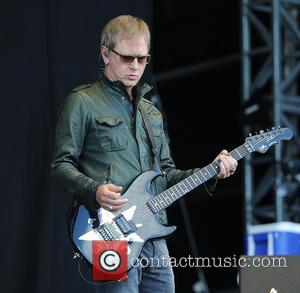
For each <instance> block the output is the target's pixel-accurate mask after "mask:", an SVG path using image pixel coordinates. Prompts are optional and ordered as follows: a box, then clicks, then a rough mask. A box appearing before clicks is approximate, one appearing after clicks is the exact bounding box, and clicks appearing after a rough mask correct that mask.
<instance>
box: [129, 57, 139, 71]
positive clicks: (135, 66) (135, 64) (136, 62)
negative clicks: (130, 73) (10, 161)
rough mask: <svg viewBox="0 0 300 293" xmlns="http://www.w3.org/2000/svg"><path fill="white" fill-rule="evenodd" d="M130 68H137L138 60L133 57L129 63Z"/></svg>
mask: <svg viewBox="0 0 300 293" xmlns="http://www.w3.org/2000/svg"><path fill="white" fill-rule="evenodd" d="M130 65H131V66H130V67H131V68H132V69H138V68H139V62H138V59H137V58H136V57H135V58H134V60H133V62H132V63H131V64H130Z"/></svg>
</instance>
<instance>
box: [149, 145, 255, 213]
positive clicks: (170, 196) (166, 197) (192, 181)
mask: <svg viewBox="0 0 300 293" xmlns="http://www.w3.org/2000/svg"><path fill="white" fill-rule="evenodd" d="M250 152H251V150H250V149H249V146H248V144H247V143H245V144H243V145H241V146H239V147H237V148H235V149H234V150H233V151H231V152H230V155H231V156H232V157H233V158H234V159H235V160H237V161H238V160H240V159H242V158H243V157H245V156H246V155H248V154H249V153H250ZM219 171H220V162H218V161H214V162H212V163H211V164H209V165H207V166H206V167H204V168H202V169H200V170H198V171H196V172H195V173H194V174H192V175H190V176H188V177H187V178H185V179H184V180H182V181H180V182H178V183H177V184H175V185H173V186H172V187H170V188H168V189H167V190H165V191H164V192H162V193H160V194H158V195H157V196H155V197H153V198H151V199H150V200H148V201H147V205H148V207H149V208H150V209H151V211H152V212H153V213H158V212H160V211H161V210H163V209H165V208H167V207H168V206H170V205H171V204H172V203H173V202H175V201H176V200H177V199H179V198H180V197H182V196H183V195H185V194H186V193H188V192H190V191H191V190H193V189H195V188H196V187H198V186H199V185H201V184H203V183H204V182H206V181H207V180H209V179H211V178H213V177H215V176H216V175H217V174H218V173H219Z"/></svg>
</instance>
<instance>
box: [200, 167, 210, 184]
mask: <svg viewBox="0 0 300 293" xmlns="http://www.w3.org/2000/svg"><path fill="white" fill-rule="evenodd" d="M203 169H205V168H203ZM203 169H202V170H203ZM200 172H201V175H202V176H203V178H204V181H203V182H205V181H207V180H208V179H209V177H208V178H206V176H207V172H206V171H204V172H203V171H201V170H200Z"/></svg>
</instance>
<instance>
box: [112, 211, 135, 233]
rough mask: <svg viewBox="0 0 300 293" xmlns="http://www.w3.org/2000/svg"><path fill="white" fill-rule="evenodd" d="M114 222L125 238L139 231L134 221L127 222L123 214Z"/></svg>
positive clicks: (115, 218)
mask: <svg viewBox="0 0 300 293" xmlns="http://www.w3.org/2000/svg"><path fill="white" fill-rule="evenodd" d="M113 221H114V222H115V223H116V225H117V226H118V228H119V229H120V230H121V232H122V233H123V235H124V236H127V235H128V234H131V233H133V232H135V231H136V230H137V229H138V228H137V226H136V225H135V224H134V222H133V221H132V220H129V221H127V220H126V218H125V217H124V216H123V215H122V214H119V215H117V216H116V217H114V219H113Z"/></svg>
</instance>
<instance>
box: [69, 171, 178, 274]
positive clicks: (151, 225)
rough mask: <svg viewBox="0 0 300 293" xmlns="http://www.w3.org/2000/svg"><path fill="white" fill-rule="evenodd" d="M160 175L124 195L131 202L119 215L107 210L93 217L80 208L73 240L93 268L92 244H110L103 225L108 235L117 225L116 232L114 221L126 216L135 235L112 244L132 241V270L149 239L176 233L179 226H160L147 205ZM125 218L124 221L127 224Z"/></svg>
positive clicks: (142, 179) (145, 176) (146, 177)
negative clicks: (98, 242) (154, 181)
mask: <svg viewBox="0 0 300 293" xmlns="http://www.w3.org/2000/svg"><path fill="white" fill-rule="evenodd" d="M158 175H159V173H158V172H156V171H147V172H144V173H142V174H141V175H140V176H138V177H137V178H136V179H135V180H134V181H133V183H132V184H131V185H130V187H129V188H128V190H127V191H126V192H125V193H124V194H123V195H122V197H125V198H127V199H128V203H127V205H126V206H125V207H124V208H123V209H122V210H120V211H118V212H116V213H112V212H109V211H107V210H106V209H103V208H100V209H99V210H98V211H97V212H94V213H93V212H90V211H89V210H88V209H86V208H85V207H84V206H83V205H80V206H79V207H78V210H77V213H76V215H75V218H74V221H73V227H72V233H71V239H72V241H73V243H74V244H75V246H76V247H77V249H78V250H79V252H80V254H81V255H82V256H83V257H84V258H85V259H86V260H87V261H88V262H89V263H90V264H92V263H93V260H92V241H93V240H107V239H105V237H103V235H101V233H99V231H98V228H99V227H100V226H101V225H102V226H101V227H103V226H105V225H108V227H107V229H106V231H107V230H108V229H109V228H111V227H109V225H113V227H112V228H114V229H116V227H117V228H118V226H117V225H115V223H114V220H113V219H116V218H118V216H119V217H120V216H121V215H122V216H124V218H125V219H126V221H127V222H129V223H130V225H131V226H132V231H131V232H130V233H125V235H124V233H120V235H117V236H116V237H114V238H113V239H109V240H127V241H128V267H127V268H128V270H129V269H130V268H131V267H132V265H133V264H134V260H135V259H136V258H138V256H139V254H140V252H141V250H142V248H143V245H144V243H145V242H146V241H147V240H148V239H152V238H160V237H164V236H167V235H169V234H171V233H172V232H174V231H175V229H176V227H175V226H172V227H167V226H164V225H162V224H161V223H160V222H159V218H158V215H157V214H154V213H152V212H151V210H150V209H149V208H148V206H147V204H146V203H147V201H148V200H149V199H150V198H153V194H152V193H151V189H150V183H151V181H152V179H153V178H155V177H156V176H158ZM124 218H123V219H122V221H124ZM104 230H105V229H104ZM133 230H135V231H133ZM102 232H103V231H102ZM118 232H119V231H118ZM103 233H104V232H103Z"/></svg>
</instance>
